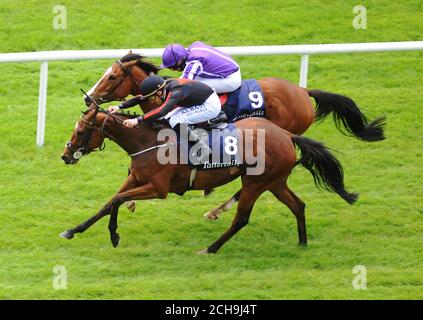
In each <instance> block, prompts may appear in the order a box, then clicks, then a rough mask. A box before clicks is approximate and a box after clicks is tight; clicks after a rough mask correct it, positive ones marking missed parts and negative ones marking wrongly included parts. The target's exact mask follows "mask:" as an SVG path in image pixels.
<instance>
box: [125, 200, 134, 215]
mask: <svg viewBox="0 0 423 320" xmlns="http://www.w3.org/2000/svg"><path fill="white" fill-rule="evenodd" d="M126 207H127V208H128V210H129V212H132V213H133V212H134V211H135V201H127V202H126Z"/></svg>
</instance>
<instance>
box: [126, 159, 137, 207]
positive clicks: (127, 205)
mask: <svg viewBox="0 0 423 320" xmlns="http://www.w3.org/2000/svg"><path fill="white" fill-rule="evenodd" d="M130 175H131V167H129V168H128V176H130ZM125 205H126V207H127V208H128V210H129V212H134V211H135V201H133V200H131V201H127V202H125Z"/></svg>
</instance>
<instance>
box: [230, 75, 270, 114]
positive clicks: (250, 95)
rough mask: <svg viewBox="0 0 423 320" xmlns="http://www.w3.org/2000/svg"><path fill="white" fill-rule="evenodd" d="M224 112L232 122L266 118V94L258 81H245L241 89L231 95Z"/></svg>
mask: <svg viewBox="0 0 423 320" xmlns="http://www.w3.org/2000/svg"><path fill="white" fill-rule="evenodd" d="M222 110H223V111H225V113H226V115H227V116H228V119H229V121H230V122H235V121H237V120H241V119H245V118H250V117H264V116H265V103H264V94H263V91H262V90H261V87H260V85H259V83H258V82H257V80H255V79H248V80H243V81H242V84H241V87H240V88H239V89H237V90H235V91H234V92H232V93H230V94H229V97H228V100H227V102H226V104H225V105H224V107H223V109H222Z"/></svg>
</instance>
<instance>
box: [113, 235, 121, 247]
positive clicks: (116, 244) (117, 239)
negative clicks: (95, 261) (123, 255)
mask: <svg viewBox="0 0 423 320" xmlns="http://www.w3.org/2000/svg"><path fill="white" fill-rule="evenodd" d="M111 239H112V245H113V248H116V247H117V246H118V245H119V242H120V236H119V233H116V234H114V235H112V236H111Z"/></svg>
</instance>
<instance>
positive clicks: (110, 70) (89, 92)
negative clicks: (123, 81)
mask: <svg viewBox="0 0 423 320" xmlns="http://www.w3.org/2000/svg"><path fill="white" fill-rule="evenodd" d="M110 73H112V67H109V68H108V69H107V70H106V72H105V73H104V74H103V76H102V77H101V78H100V80H98V81H97V83H96V84H95V85H94V86H93V87H92V88H91V89H90V90H89V91H88V92H87V94H88V95H89V96H90V95H91V94H92V93H93V92H94V91H95V89H96V88H97V86H98V84H99V83H100V82H101V81H102V80H103V79H104V78H106V77H108V76H109V75H110Z"/></svg>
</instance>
